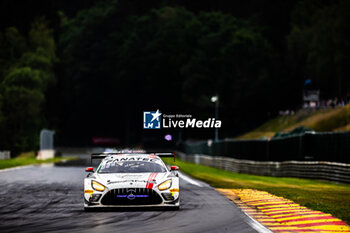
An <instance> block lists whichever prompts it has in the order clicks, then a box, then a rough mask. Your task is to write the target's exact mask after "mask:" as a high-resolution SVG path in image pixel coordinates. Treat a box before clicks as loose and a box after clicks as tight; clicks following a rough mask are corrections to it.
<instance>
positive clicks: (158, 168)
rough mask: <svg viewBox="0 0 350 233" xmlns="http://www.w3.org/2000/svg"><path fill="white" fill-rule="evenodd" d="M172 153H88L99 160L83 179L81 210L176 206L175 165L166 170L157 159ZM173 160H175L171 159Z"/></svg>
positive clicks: (178, 195) (176, 168) (177, 178)
mask: <svg viewBox="0 0 350 233" xmlns="http://www.w3.org/2000/svg"><path fill="white" fill-rule="evenodd" d="M173 156H174V154H173V153H119V152H117V153H116V152H108V153H100V154H92V155H91V161H92V160H93V159H102V161H101V163H100V164H99V166H98V167H97V169H96V171H94V168H93V167H87V168H86V169H85V171H86V172H89V174H88V175H87V177H86V178H85V180H84V209H85V210H91V209H94V208H100V207H166V208H171V209H174V210H177V209H179V207H180V193H179V191H180V190H179V177H178V170H179V168H178V167H177V166H170V167H169V168H168V167H167V166H166V165H165V164H164V162H163V161H162V159H161V157H173ZM174 158H175V157H174Z"/></svg>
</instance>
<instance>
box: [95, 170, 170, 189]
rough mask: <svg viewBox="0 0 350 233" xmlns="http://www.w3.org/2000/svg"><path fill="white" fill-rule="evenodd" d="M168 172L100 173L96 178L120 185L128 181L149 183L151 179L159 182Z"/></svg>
mask: <svg viewBox="0 0 350 233" xmlns="http://www.w3.org/2000/svg"><path fill="white" fill-rule="evenodd" d="M166 176H167V172H163V173H106V174H103V173H98V174H96V178H97V180H98V181H100V182H101V183H102V184H104V185H107V186H109V185H113V186H114V185H118V184H128V183H135V184H136V183H143V184H145V183H147V182H149V181H151V182H154V184H159V182H161V181H162V180H163V179H164V178H165V177H166ZM118 186H119V185H118Z"/></svg>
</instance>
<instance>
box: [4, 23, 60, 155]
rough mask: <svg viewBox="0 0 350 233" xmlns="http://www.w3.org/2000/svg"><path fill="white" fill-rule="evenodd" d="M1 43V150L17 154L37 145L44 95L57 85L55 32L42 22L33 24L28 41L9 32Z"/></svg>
mask: <svg viewBox="0 0 350 233" xmlns="http://www.w3.org/2000/svg"><path fill="white" fill-rule="evenodd" d="M1 42H2V43H1V44H0V46H2V47H1V48H4V50H2V49H0V51H3V53H0V57H1V58H4V60H1V61H2V62H1V63H0V68H1V71H2V74H3V75H2V77H3V78H2V79H0V96H1V97H2V98H0V129H1V134H0V139H1V140H0V146H1V148H4V149H10V150H11V151H12V153H13V154H16V153H19V152H21V151H26V150H33V149H35V148H36V147H37V145H38V136H39V131H40V128H41V127H43V123H44V117H43V104H44V102H45V92H46V90H47V88H48V87H49V86H50V85H52V84H54V83H55V75H54V73H53V70H52V68H53V64H54V62H55V61H57V58H56V55H55V49H56V48H55V42H54V39H53V35H52V30H50V29H49V28H48V27H47V23H46V21H45V20H44V19H42V18H41V19H38V20H36V21H34V23H33V24H32V28H31V30H30V31H29V35H28V38H25V37H23V36H22V35H21V34H20V33H19V31H18V30H17V29H16V28H9V29H7V30H6V33H5V35H4V36H2V41H1ZM7 57H8V58H10V60H9V61H6V60H5V58H7ZM1 113H2V114H1Z"/></svg>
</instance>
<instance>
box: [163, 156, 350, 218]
mask: <svg viewBox="0 0 350 233" xmlns="http://www.w3.org/2000/svg"><path fill="white" fill-rule="evenodd" d="M165 162H166V163H167V164H172V165H177V166H179V167H180V171H182V172H184V173H187V174H188V175H190V176H192V177H194V178H197V179H200V180H203V181H205V182H207V183H208V184H210V185H211V186H213V187H215V188H242V189H245V188H249V189H256V190H263V191H267V192H269V193H271V194H274V195H277V196H281V197H285V198H287V199H290V200H292V201H294V202H296V203H298V204H300V205H303V206H306V207H308V208H310V209H313V210H319V211H322V212H325V213H330V214H332V215H333V216H335V217H337V218H340V219H342V220H344V221H346V222H347V223H348V224H349V223H350V185H346V184H335V183H331V182H326V181H317V180H308V179H298V178H283V177H269V176H255V175H248V174H239V173H234V172H228V171H224V170H221V169H217V168H212V167H207V166H203V165H197V164H193V163H188V162H183V161H180V160H177V161H176V162H173V160H171V159H165Z"/></svg>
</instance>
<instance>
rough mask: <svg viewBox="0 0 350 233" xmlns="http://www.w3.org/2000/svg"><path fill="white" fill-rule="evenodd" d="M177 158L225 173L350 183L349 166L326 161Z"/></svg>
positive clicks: (215, 157)
mask: <svg viewBox="0 0 350 233" xmlns="http://www.w3.org/2000/svg"><path fill="white" fill-rule="evenodd" d="M177 155H178V157H179V158H180V159H181V160H183V161H186V162H192V163H196V164H201V165H206V166H210V167H215V168H219V169H223V170H226V171H231V172H237V173H247V174H252V175H262V176H276V177H297V178H308V179H319V180H329V181H335V182H341V183H350V164H346V163H337V162H327V161H283V162H271V161H252V160H241V159H235V158H228V157H221V156H208V155H199V154H194V155H186V154H185V153H182V152H178V153H177Z"/></svg>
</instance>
